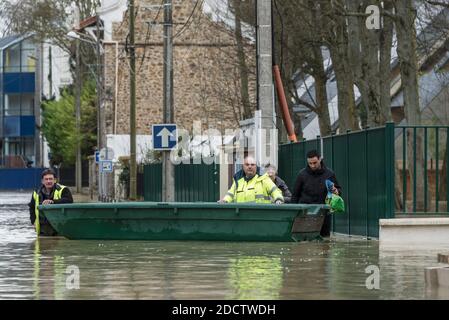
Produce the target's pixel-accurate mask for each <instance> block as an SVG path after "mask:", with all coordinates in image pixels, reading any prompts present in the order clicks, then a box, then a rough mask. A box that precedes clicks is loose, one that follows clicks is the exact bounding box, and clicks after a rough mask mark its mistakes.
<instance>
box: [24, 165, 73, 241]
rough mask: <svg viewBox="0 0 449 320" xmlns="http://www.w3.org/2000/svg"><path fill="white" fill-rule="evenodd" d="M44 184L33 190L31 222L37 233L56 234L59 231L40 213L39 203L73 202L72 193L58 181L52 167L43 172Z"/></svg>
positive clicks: (44, 234)
mask: <svg viewBox="0 0 449 320" xmlns="http://www.w3.org/2000/svg"><path fill="white" fill-rule="evenodd" d="M41 177H42V185H41V186H40V187H39V189H37V190H35V191H34V192H33V195H32V197H31V201H30V203H29V204H28V206H29V207H30V219H31V224H33V225H34V227H35V228H36V233H37V234H38V235H43V236H56V235H57V232H56V230H55V229H53V227H52V226H51V225H50V223H49V222H48V220H47V219H46V218H45V217H43V216H41V215H39V210H38V209H37V207H38V205H41V204H43V205H48V204H61V203H73V197H72V193H71V192H70V190H69V188H67V187H65V186H63V185H60V184H57V183H56V174H55V172H54V171H53V170H51V169H45V170H44V171H43V172H42V175H41Z"/></svg>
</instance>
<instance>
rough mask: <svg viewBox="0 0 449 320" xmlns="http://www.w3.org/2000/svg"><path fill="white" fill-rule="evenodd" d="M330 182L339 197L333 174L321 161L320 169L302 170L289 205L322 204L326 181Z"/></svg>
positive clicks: (324, 198) (339, 189) (325, 191)
mask: <svg viewBox="0 0 449 320" xmlns="http://www.w3.org/2000/svg"><path fill="white" fill-rule="evenodd" d="M327 179H329V180H331V181H332V182H333V183H334V184H335V187H336V188H337V189H338V192H339V194H340V195H341V187H340V185H339V184H338V181H337V178H336V177H335V173H334V172H333V171H332V170H330V169H328V168H326V166H325V165H324V162H323V161H321V169H318V170H316V171H312V169H310V167H309V166H307V167H306V168H304V169H302V170H301V171H300V172H299V174H298V177H297V178H296V183H295V188H294V190H293V195H292V200H291V203H307V204H324V201H325V200H326V195H327V188H326V180H327Z"/></svg>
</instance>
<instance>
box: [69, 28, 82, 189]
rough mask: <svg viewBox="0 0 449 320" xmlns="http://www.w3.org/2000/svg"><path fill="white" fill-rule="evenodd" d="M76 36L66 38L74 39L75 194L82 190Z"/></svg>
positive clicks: (79, 60)
mask: <svg viewBox="0 0 449 320" xmlns="http://www.w3.org/2000/svg"><path fill="white" fill-rule="evenodd" d="M74 35H75V36H76V35H77V34H76V33H74V32H73V31H70V32H69V33H68V34H67V36H68V37H71V38H75V39H76V52H75V55H76V70H75V71H76V72H75V74H76V79H75V83H76V85H75V110H76V111H75V117H76V120H75V123H76V134H77V142H76V162H75V184H76V192H77V193H81V188H82V173H81V141H80V139H79V137H80V134H81V130H80V122H81V68H80V64H81V59H80V38H78V37H74Z"/></svg>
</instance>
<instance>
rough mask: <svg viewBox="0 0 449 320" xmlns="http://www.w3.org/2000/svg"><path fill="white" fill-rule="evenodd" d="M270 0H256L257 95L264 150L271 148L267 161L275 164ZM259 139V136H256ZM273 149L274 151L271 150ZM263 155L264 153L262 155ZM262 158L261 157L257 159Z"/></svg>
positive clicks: (275, 142) (275, 144)
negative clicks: (271, 131) (272, 132)
mask: <svg viewBox="0 0 449 320" xmlns="http://www.w3.org/2000/svg"><path fill="white" fill-rule="evenodd" d="M271 2H272V0H256V17H257V18H256V19H257V26H256V28H257V79H258V83H257V95H258V97H257V98H258V99H257V101H258V106H257V107H258V109H259V110H260V111H261V129H262V130H261V133H262V135H263V136H264V137H265V139H264V140H265V141H264V140H262V142H263V143H264V147H265V150H271V153H270V155H271V157H270V158H272V159H269V162H270V163H272V164H277V143H278V142H277V137H276V138H275V139H273V137H271V138H272V139H271V140H269V139H268V138H267V137H268V134H270V130H272V129H276V126H275V121H276V118H275V111H274V87H273V69H272V63H273V60H272V59H273V58H272V46H273V45H274V44H273V43H272V25H271V23H272V19H271V15H272V9H271V6H272V3H271ZM258 138H259V139H260V138H261V137H258ZM273 151H275V152H273ZM262 157H264V155H262ZM259 160H262V159H259Z"/></svg>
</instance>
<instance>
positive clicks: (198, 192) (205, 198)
mask: <svg viewBox="0 0 449 320" xmlns="http://www.w3.org/2000/svg"><path fill="white" fill-rule="evenodd" d="M219 177H220V167H219V165H218V164H211V165H207V164H180V165H177V166H175V201H176V202H216V201H217V200H218V199H219V198H220V181H219ZM144 200H145V201H156V202H158V201H162V164H151V165H146V166H145V167H144Z"/></svg>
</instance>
